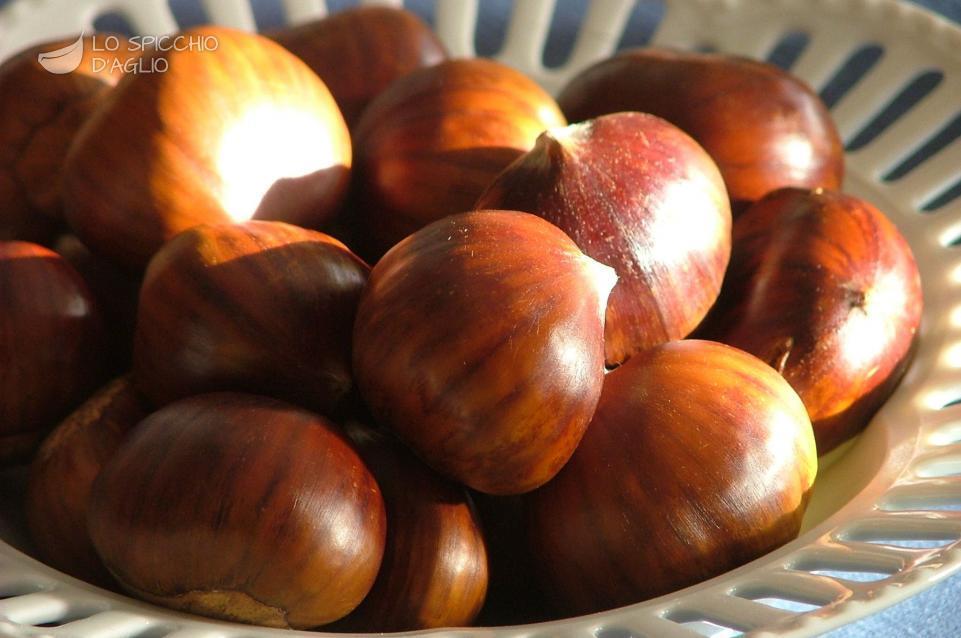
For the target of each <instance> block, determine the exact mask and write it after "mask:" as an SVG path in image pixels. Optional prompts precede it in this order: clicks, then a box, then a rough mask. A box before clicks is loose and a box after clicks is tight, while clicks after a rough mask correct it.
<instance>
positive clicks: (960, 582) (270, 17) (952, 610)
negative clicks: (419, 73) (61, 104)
mask: <svg viewBox="0 0 961 638" xmlns="http://www.w3.org/2000/svg"><path fill="white" fill-rule="evenodd" d="M914 1H915V2H916V3H917V4H920V5H923V6H925V7H927V8H929V9H931V10H933V11H935V12H938V13H940V14H942V15H944V16H946V17H947V18H949V19H951V20H954V21H955V22H958V23H961V0H914ZM4 4H6V0H0V6H2V5H4ZM172 4H173V5H174V7H175V11H176V13H177V14H178V17H179V19H180V21H181V23H182V24H185V25H192V24H200V23H203V22H205V20H206V18H205V14H204V12H203V10H202V8H201V6H200V3H199V1H198V0H173V2H172ZM352 4H354V2H351V1H344V0H328V5H329V6H330V7H331V8H332V9H336V8H340V7H343V6H349V5H352ZM511 4H512V3H511V2H508V1H507V0H484V1H483V2H482V3H481V7H480V15H479V19H480V24H479V30H478V39H477V45H478V50H479V52H480V53H481V54H490V53H492V52H494V51H496V50H497V49H498V47H499V46H500V44H501V43H502V41H503V35H504V28H505V25H506V16H507V13H508V11H509V9H510V7H511ZM587 5H588V1H587V0H559V3H558V6H559V9H558V11H557V13H556V15H555V18H554V28H553V31H552V37H551V39H550V41H549V44H548V50H547V52H546V55H545V63H547V64H548V65H557V64H560V63H561V62H563V61H564V59H565V57H566V55H567V53H568V52H569V46H570V43H571V42H572V40H573V34H574V33H576V29H577V25H578V24H579V22H580V20H581V17H582V16H583V15H584V12H585V10H586V7H587ZM254 6H255V13H256V16H257V21H258V25H259V26H260V27H261V28H271V27H275V26H279V25H280V24H282V22H283V19H282V15H283V14H282V8H281V4H280V2H279V0H254ZM408 7H409V8H412V9H413V10H414V11H415V12H417V13H419V14H420V15H422V16H423V17H425V18H426V19H427V20H428V21H429V20H431V19H432V14H433V2H431V1H430V0H413V1H412V2H408ZM661 14H662V9H661V6H660V4H659V3H657V2H641V3H640V5H639V7H638V8H637V9H636V10H635V12H634V14H633V16H632V18H631V22H630V26H629V28H628V31H627V33H626V34H625V37H624V39H623V40H622V46H633V45H639V44H643V43H644V42H645V41H646V40H647V39H648V37H649V36H650V34H651V33H652V31H653V29H654V27H655V25H656V24H657V21H658V20H659V18H660V15H661ZM97 24H98V26H99V27H100V28H103V29H111V30H117V31H124V30H126V29H125V28H124V27H125V25H124V24H123V22H122V20H119V19H118V18H117V17H116V16H110V17H106V18H103V19H101V20H99V21H98V23H97ZM785 55H788V56H789V55H790V52H789V51H787V52H786V53H785ZM958 55H959V56H961V51H959V52H958ZM958 103H959V107H961V96H958ZM959 126H961V121H959ZM959 602H961V574H958V575H955V576H952V577H949V578H947V579H946V580H944V581H943V582H941V583H939V584H937V585H935V586H933V587H931V588H930V589H928V590H926V591H924V592H922V593H920V594H918V595H916V596H914V597H912V598H910V599H908V600H906V601H904V602H902V603H900V604H897V605H894V606H892V607H890V608H888V609H886V610H883V611H881V612H879V613H877V614H874V615H872V616H870V617H868V618H865V619H862V620H860V621H857V622H855V623H853V624H850V625H848V626H846V627H843V628H841V629H838V630H835V631H833V632H830V633H829V634H827V635H828V636H830V638H887V637H901V636H915V637H919V638H952V637H961V613H959V611H958V606H959Z"/></svg>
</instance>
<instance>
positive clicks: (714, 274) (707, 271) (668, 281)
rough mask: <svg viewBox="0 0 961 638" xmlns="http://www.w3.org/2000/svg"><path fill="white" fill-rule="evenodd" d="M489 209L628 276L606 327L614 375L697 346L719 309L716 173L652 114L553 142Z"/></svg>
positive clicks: (556, 135)
mask: <svg viewBox="0 0 961 638" xmlns="http://www.w3.org/2000/svg"><path fill="white" fill-rule="evenodd" d="M477 208H499V209H506V210H522V211H526V212H529V213H534V214H535V215H538V216H540V217H543V218H544V219H546V220H548V221H550V222H551V223H553V224H556V225H557V226H558V227H560V229H561V230H563V231H564V232H566V233H567V234H568V235H570V237H571V239H573V240H574V242H575V243H577V245H578V247H580V249H581V250H583V251H584V252H585V253H586V254H587V255H589V256H590V257H593V258H594V259H596V260H597V261H599V262H601V263H603V264H607V265H608V266H611V267H612V268H614V270H615V271H617V276H618V281H617V285H616V286H614V290H613V291H612V292H611V298H610V301H609V303H608V306H607V319H606V322H605V326H604V349H605V353H606V359H607V364H608V365H609V366H610V365H616V364H618V363H621V362H622V361H624V360H625V359H627V358H628V357H630V356H631V355H633V354H636V353H637V352H641V351H642V350H645V349H647V348H650V347H651V346H654V345H657V344H659V343H663V342H664V341H668V340H671V339H680V338H682V337H685V336H687V334H688V333H689V332H691V330H693V329H694V327H695V326H697V325H698V323H700V321H701V319H703V318H704V315H706V314H707V311H708V309H710V307H711V305H712V304H713V303H714V301H715V299H717V295H718V292H719V291H720V290H721V280H722V279H723V277H724V270H725V268H726V267H727V262H728V258H729V256H730V252H731V210H730V204H729V203H728V199H727V191H726V190H725V188H724V181H723V180H722V179H721V175H720V173H719V172H718V170H717V167H716V166H715V164H714V162H713V161H712V160H711V158H710V156H708V154H707V153H706V152H704V149H702V148H701V147H700V146H699V145H698V144H697V142H695V141H694V140H692V139H691V138H690V137H689V136H688V135H687V134H685V133H684V132H683V131H681V130H680V129H678V128H677V127H676V126H674V125H672V124H670V123H668V122H666V121H664V120H662V119H660V118H658V117H654V116H652V115H647V114H643V113H615V114H611V115H605V116H602V117H598V118H596V119H594V120H588V121H586V122H583V123H581V124H572V125H571V126H568V127H566V128H561V129H551V130H549V131H546V132H544V133H542V134H541V136H540V137H538V138H537V144H536V145H535V146H534V148H533V149H532V150H531V151H529V152H528V153H526V154H524V155H523V156H521V157H520V158H518V159H517V161H515V162H514V163H513V164H511V165H510V166H509V167H508V168H507V169H506V170H505V171H504V172H503V173H501V174H500V175H499V176H498V177H497V179H495V180H494V182H493V183H492V184H491V186H490V187H489V188H488V189H487V190H486V191H485V192H484V194H483V195H481V198H480V200H478V202H477Z"/></svg>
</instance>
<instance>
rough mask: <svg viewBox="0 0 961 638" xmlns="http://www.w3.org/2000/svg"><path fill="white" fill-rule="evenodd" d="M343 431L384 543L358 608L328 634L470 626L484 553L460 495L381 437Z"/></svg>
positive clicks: (480, 592) (482, 584) (480, 593)
mask: <svg viewBox="0 0 961 638" xmlns="http://www.w3.org/2000/svg"><path fill="white" fill-rule="evenodd" d="M346 433H347V436H348V438H350V440H351V442H353V443H354V445H355V446H356V448H357V450H358V452H359V453H360V455H361V458H363V459H364V462H366V463H367V466H368V467H369V468H370V471H371V472H372V473H373V475H374V478H376V479H377V483H378V485H380V489H381V492H382V494H383V496H384V505H385V506H386V508H387V545H386V548H385V550H384V560H383V562H382V563H381V567H380V573H379V574H378V576H377V581H376V582H375V583H374V586H373V588H372V589H371V590H370V593H369V594H367V597H366V598H365V599H364V602H362V603H361V604H360V606H359V607H358V608H357V609H355V610H354V611H353V613H351V614H350V615H349V616H347V617H346V618H344V619H343V620H342V621H340V622H338V623H337V624H336V625H334V626H332V627H330V629H331V630H346V631H364V632H383V631H406V630H411V629H427V628H431V627H458V626H466V625H469V624H471V622H472V621H473V620H474V617H475V616H477V613H478V611H480V608H481V605H482V604H483V603H484V595H485V593H486V592H487V548H486V545H485V542H484V535H483V533H482V532H481V526H480V521H478V519H477V515H476V513H475V512H474V507H473V504H472V503H471V499H470V497H469V496H468V494H467V491H466V490H465V489H464V488H463V487H462V486H460V485H458V484H456V483H453V482H451V481H448V480H447V479H445V478H443V477H441V476H439V475H438V474H436V473H435V472H434V471H433V470H431V469H430V468H428V467H427V466H425V465H424V464H423V463H422V462H421V461H420V460H418V459H417V458H415V457H414V456H413V455H412V454H411V453H410V451H409V450H407V449H406V448H405V447H404V446H403V445H401V444H400V442H399V441H396V440H394V439H393V437H391V436H389V435H388V434H386V433H384V432H381V431H378V430H374V429H372V428H369V427H365V426H363V425H360V424H358V423H349V424H348V425H347V426H346Z"/></svg>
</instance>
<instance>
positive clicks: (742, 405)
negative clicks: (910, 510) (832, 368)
mask: <svg viewBox="0 0 961 638" xmlns="http://www.w3.org/2000/svg"><path fill="white" fill-rule="evenodd" d="M816 470H817V456H816V454H815V447H814V437H813V435H812V431H811V423H810V421H809V419H808V416H807V413H806V411H805V409H804V405H803V404H802V403H801V401H800V399H799V398H798V396H797V395H796V394H795V393H794V391H793V390H792V389H791V387H790V386H789V385H788V384H787V383H786V382H785V381H784V379H782V378H781V377H780V376H779V375H778V374H777V373H776V372H775V371H774V370H772V369H771V368H770V367H769V366H767V365H766V364H765V363H764V362H762V361H760V360H759V359H756V358H755V357H753V356H751V355H749V354H747V353H745V352H742V351H740V350H737V349H735V348H732V347H729V346H725V345H722V344H718V343H713V342H709V341H697V340H685V341H672V342H668V343H665V344H662V345H660V346H657V347H655V348H652V349H651V350H648V351H647V352H645V353H642V354H640V355H637V356H635V357H633V358H631V359H630V360H629V361H628V362H627V363H625V364H624V365H623V366H621V367H619V368H617V369H616V370H614V371H612V372H611V373H609V374H608V375H607V377H606V378H605V381H604V391H603V393H602V394H601V399H600V402H599V403H598V406H597V411H596V413H595V414H594V418H593V420H592V421H591V425H590V427H589V428H588V430H587V433H586V434H585V435H584V438H583V440H582V441H581V444H580V446H578V448H577V451H576V452H575V453H574V455H573V456H572V457H571V460H570V461H569V462H568V464H567V465H566V466H564V469H563V470H561V472H560V473H559V474H558V475H557V476H556V477H555V478H554V480H553V481H551V482H550V483H548V484H547V485H545V486H544V487H542V488H541V489H539V490H537V491H535V492H532V493H531V494H529V495H527V498H528V500H529V507H530V511H529V524H530V543H531V544H530V551H531V553H532V555H533V556H534V564H535V565H537V567H538V569H539V571H540V572H541V576H542V578H543V584H544V586H545V589H546V591H547V592H548V594H549V598H550V600H552V601H553V602H554V603H555V606H556V607H557V609H558V610H559V611H561V612H562V613H564V614H567V615H570V614H580V613H588V612H595V611H600V610H603V609H608V608H612V607H616V606H620V605H626V604H629V603H635V602H639V601H642V600H645V599H647V598H652V597H654V596H658V595H661V594H666V593H668V592H671V591H673V590H676V589H680V588H682V587H685V586H687V585H691V584H694V583H696V582H698V581H701V580H704V579H707V578H710V577H712V576H715V575H717V574H720V573H723V572H725V571H728V570H730V569H733V568H735V567H737V566H739V565H742V564H744V563H746V562H748V561H750V560H752V559H754V558H756V557H758V556H761V555H762V554H764V553H766V552H769V551H771V550H773V549H774V548H776V547H778V546H780V545H782V544H784V543H786V542H788V541H789V540H791V539H793V538H794V537H795V536H796V535H797V533H798V529H799V528H800V525H801V517H802V515H803V513H804V509H805V507H806V505H807V500H808V496H809V490H810V487H811V485H812V483H813V481H814V475H815V473H816Z"/></svg>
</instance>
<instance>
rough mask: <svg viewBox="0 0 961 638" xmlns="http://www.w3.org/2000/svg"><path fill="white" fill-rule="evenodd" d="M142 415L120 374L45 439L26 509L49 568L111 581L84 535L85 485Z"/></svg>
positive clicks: (142, 407) (91, 580)
mask: <svg viewBox="0 0 961 638" xmlns="http://www.w3.org/2000/svg"><path fill="white" fill-rule="evenodd" d="M147 414H148V409H147V406H146V404H145V402H144V400H143V398H142V397H141V396H140V395H139V393H138V392H137V391H136V390H135V389H134V387H133V385H132V384H131V383H130V380H129V378H127V377H121V378H119V379H115V380H113V381H111V382H110V383H108V384H107V385H106V386H104V387H103V388H101V389H100V390H99V391H98V392H97V393H96V394H94V395H93V396H92V397H91V398H89V399H87V401H85V402H84V403H83V405H81V406H80V407H79V408H77V409H76V410H75V411H74V412H73V413H72V414H71V415H70V416H68V417H67V418H66V419H64V420H63V421H62V422H61V423H60V425H58V426H57V427H56V428H55V429H54V430H53V432H51V433H50V435H49V436H48V437H47V438H46V439H44V441H43V444H42V445H41V446H40V449H39V450H38V452H37V456H36V457H35V458H34V459H33V463H32V464H31V465H30V477H29V481H28V483H27V492H26V496H25V509H26V514H27V525H28V527H29V529H30V537H31V540H33V544H34V546H35V547H36V548H37V550H38V552H39V556H40V559H41V560H43V561H44V562H45V563H47V564H48V565H50V566H51V567H54V568H56V569H59V570H60V571H62V572H66V573H68V574H70V575H71V576H76V577H77V578H80V579H82V580H85V581H87V582H89V583H94V584H96V585H100V586H101V587H108V586H111V585H112V583H113V579H112V578H111V576H110V574H109V573H108V572H107V570H106V568H105V567H104V566H103V563H101V562H100V557H99V556H97V552H96V550H95V549H94V547H93V543H92V542H91V541H90V535H89V534H88V533H87V505H88V503H89V500H90V489H91V487H92V486H93V482H94V480H96V478H97V476H98V475H99V474H100V470H101V469H103V466H104V464H106V462H107V461H108V460H109V459H110V458H111V457H112V456H113V455H114V453H115V452H116V451H117V449H118V448H119V447H120V444H121V442H123V440H124V438H125V437H126V435H127V432H128V431H129V430H130V429H131V428H133V426H135V425H136V424H137V423H139V422H140V421H141V420H143V419H144V417H146V416H147Z"/></svg>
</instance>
